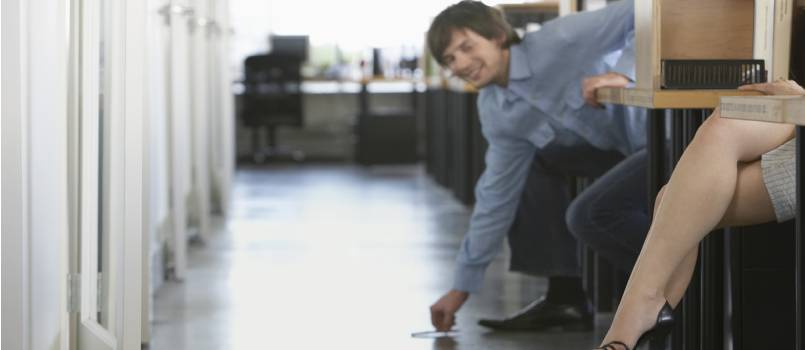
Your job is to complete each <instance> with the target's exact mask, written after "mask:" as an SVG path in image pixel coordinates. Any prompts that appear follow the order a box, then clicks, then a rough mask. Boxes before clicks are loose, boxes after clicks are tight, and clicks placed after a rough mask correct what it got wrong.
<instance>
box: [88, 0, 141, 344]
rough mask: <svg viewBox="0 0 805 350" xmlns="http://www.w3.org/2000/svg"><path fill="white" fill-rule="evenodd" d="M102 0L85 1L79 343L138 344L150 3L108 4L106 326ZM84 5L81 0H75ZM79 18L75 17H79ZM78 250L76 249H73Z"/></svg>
mask: <svg viewBox="0 0 805 350" xmlns="http://www.w3.org/2000/svg"><path fill="white" fill-rule="evenodd" d="M98 1H103V0H83V1H80V6H81V12H82V17H80V18H78V19H77V20H79V22H80V23H81V43H82V44H81V51H82V61H81V62H80V63H78V64H80V65H81V76H80V77H79V79H80V81H81V90H80V91H81V92H80V99H81V106H82V109H81V110H80V111H79V117H78V118H74V120H80V129H81V135H82V136H81V150H80V151H81V153H80V154H81V156H80V157H81V165H80V179H81V180H80V181H81V183H82V185H81V186H80V190H78V191H76V193H77V194H78V195H79V198H80V200H79V203H80V205H79V208H80V211H81V213H80V222H81V224H80V230H81V233H80V236H81V244H80V246H81V251H80V256H81V267H82V273H81V291H82V293H81V303H80V304H81V307H80V313H79V314H80V316H79V321H78V325H77V334H76V335H77V339H78V344H79V345H78V346H79V348H80V349H90V350H94V349H131V350H134V349H140V347H141V339H142V337H141V323H140V317H141V303H142V300H141V298H142V294H141V286H142V246H143V244H142V224H143V222H142V220H143V215H142V213H143V183H142V179H143V175H144V174H143V163H144V162H143V158H144V152H143V149H144V142H143V141H144V137H143V133H144V124H143V123H144V119H145V118H144V108H143V105H144V103H145V98H144V91H143V89H144V85H143V73H144V71H143V67H142V66H143V63H144V59H145V55H144V33H143V32H144V29H145V25H144V24H145V7H144V3H143V2H140V1H127V2H111V1H110V2H107V3H106V4H107V5H108V6H113V8H112V10H111V15H112V16H113V21H112V25H113V27H112V28H106V30H109V31H111V35H112V36H111V40H109V42H108V43H106V44H107V45H110V46H111V48H110V49H109V50H108V52H110V53H111V54H110V55H109V56H108V57H105V59H106V63H105V64H106V67H105V69H107V70H108V69H111V70H110V81H109V84H108V85H109V86H108V89H105V91H106V92H108V94H106V95H105V97H107V98H109V105H108V108H107V109H106V110H105V111H104V113H105V121H107V122H108V124H109V136H108V137H109V139H110V143H109V147H110V150H109V152H110V157H109V167H110V171H109V175H108V176H109V182H110V186H109V194H108V195H109V196H110V201H109V207H108V208H107V212H108V215H109V220H108V222H109V225H108V230H109V235H108V239H109V249H110V252H109V257H110V259H109V260H110V264H109V265H110V266H109V271H108V272H107V273H105V276H104V278H105V279H108V280H109V293H110V294H109V297H110V298H109V303H108V304H106V303H102V304H104V305H105V307H107V308H108V309H107V310H104V311H105V314H106V315H107V317H108V322H107V325H108V327H107V328H104V327H103V326H101V325H100V324H99V323H98V320H97V311H98V310H97V306H98V304H99V303H98V295H97V291H98V286H97V284H98V278H97V274H96V273H93V272H94V271H97V270H98V267H97V264H98V258H97V257H98V232H97V229H98V225H97V222H98V204H99V203H98V180H99V179H98V171H99V164H98V152H99V150H100V147H101V146H102V145H101V144H100V143H99V142H98V141H99V140H98V137H97V135H98V132H99V125H98V113H99V111H98V101H99V100H98V94H99V90H98V79H99V75H98V73H99V69H100V66H99V61H98V52H99V51H98V49H99V47H98V43H99V40H100V39H99V38H100V36H99V35H100V34H101V33H99V32H98V30H99V27H98V24H99V21H100V20H101V18H100V16H99V13H98V10H99V8H98V6H97V5H98ZM76 4H78V1H77V2H76ZM73 18H74V20H76V17H73ZM74 253H75V252H74Z"/></svg>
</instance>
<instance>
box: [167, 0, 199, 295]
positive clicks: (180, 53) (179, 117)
mask: <svg viewBox="0 0 805 350" xmlns="http://www.w3.org/2000/svg"><path fill="white" fill-rule="evenodd" d="M166 10H167V11H168V13H169V15H170V20H169V23H170V39H169V40H170V46H169V53H168V55H169V64H168V71H169V73H168V74H169V79H168V81H169V90H168V91H169V92H168V94H169V101H170V102H169V103H170V118H169V121H168V123H169V125H168V130H169V138H170V153H171V155H170V166H171V169H170V176H171V181H170V191H171V215H170V217H171V221H172V224H173V225H172V228H173V229H172V230H171V231H172V232H171V235H172V237H171V239H170V243H171V248H172V249H171V253H172V254H171V255H172V258H173V278H174V279H176V280H179V281H181V280H183V279H184V277H185V274H186V271H187V238H188V237H187V202H186V200H187V195H188V191H189V189H190V185H189V183H190V164H191V163H190V139H189V137H188V134H189V130H190V128H189V126H190V92H189V91H190V80H189V79H190V78H189V71H188V66H187V63H188V60H189V58H188V55H189V50H188V44H189V42H188V40H189V37H188V18H189V17H192V15H193V10H192V9H191V8H190V7H189V6H187V4H186V2H185V1H182V0H171V5H170V6H169V7H168V8H167V9H166Z"/></svg>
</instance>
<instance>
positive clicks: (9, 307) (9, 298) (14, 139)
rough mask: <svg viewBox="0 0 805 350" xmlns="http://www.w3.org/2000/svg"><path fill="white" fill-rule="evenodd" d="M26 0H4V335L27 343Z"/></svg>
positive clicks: (13, 345) (6, 341) (6, 344)
mask: <svg viewBox="0 0 805 350" xmlns="http://www.w3.org/2000/svg"><path fill="white" fill-rule="evenodd" d="M27 13H28V1H26V0H4V1H3V2H2V71H3V79H2V101H3V104H2V114H3V118H1V119H0V123H2V124H0V125H1V126H0V130H2V187H3V195H2V232H3V235H2V273H3V282H2V304H3V312H2V334H6V335H11V334H13V335H14V336H6V337H3V339H2V348H4V349H28V348H29V347H30V337H31V333H30V327H29V319H30V307H29V304H28V302H29V295H30V294H29V293H30V290H29V288H28V274H29V273H30V270H29V268H28V264H27V262H28V247H29V244H30V242H29V240H30V238H29V232H28V230H29V227H28V167H29V163H28V147H27V146H28V137H27V133H28V119H27V116H28V111H27V102H26V101H27V100H28V96H27V91H28V90H27V68H28V67H27V64H26V63H27V57H26V54H27V52H28V48H27V45H28V38H27V22H26V21H25V19H26V18H27Z"/></svg>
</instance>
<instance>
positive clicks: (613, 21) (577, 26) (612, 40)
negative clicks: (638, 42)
mask: <svg viewBox="0 0 805 350" xmlns="http://www.w3.org/2000/svg"><path fill="white" fill-rule="evenodd" d="M553 29H554V30H555V31H556V33H554V34H555V35H559V36H560V37H563V38H564V39H565V40H567V41H569V42H572V43H574V45H573V46H570V47H568V48H572V50H579V48H584V51H586V52H585V54H586V55H587V57H591V56H592V57H603V56H605V55H607V54H609V53H612V52H615V51H621V55H620V58H619V59H618V61H617V63H616V64H615V66H614V71H615V72H618V73H621V74H623V75H625V76H627V77H629V78H630V79H632V80H634V74H635V73H634V0H620V1H617V2H614V3H612V4H610V5H607V6H606V7H604V8H602V9H600V10H596V11H589V12H581V13H578V14H573V15H569V16H566V17H562V18H559V19H558V21H557V24H556V28H553Z"/></svg>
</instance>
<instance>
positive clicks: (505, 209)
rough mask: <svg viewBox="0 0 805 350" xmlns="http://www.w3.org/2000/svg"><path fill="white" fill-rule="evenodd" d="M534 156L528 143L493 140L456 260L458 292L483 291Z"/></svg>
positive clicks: (456, 287)
mask: <svg viewBox="0 0 805 350" xmlns="http://www.w3.org/2000/svg"><path fill="white" fill-rule="evenodd" d="M534 152H535V147H534V146H533V145H531V144H530V143H529V142H527V141H524V140H514V141H511V140H494V139H492V140H490V146H489V149H488V150H487V152H486V158H485V159H486V169H485V170H484V172H483V174H482V175H481V178H480V179H479V180H478V183H477V185H476V186H475V197H476V204H475V209H474V210H473V213H472V217H471V218H470V227H469V231H468V232H467V235H466V236H465V237H464V240H463V241H462V243H461V247H460V248H459V252H458V257H457V259H456V260H457V267H456V272H455V282H454V285H453V288H454V289H456V290H461V291H465V292H470V293H474V292H476V291H478V290H479V289H480V287H481V284H482V282H483V278H484V273H485V271H486V267H487V266H489V263H490V262H491V261H492V260H493V259H494V258H495V256H496V255H497V254H498V253H499V252H500V249H501V248H502V245H503V239H504V238H505V237H506V234H507V233H508V231H509V228H510V227H511V224H512V221H513V220H514V215H515V212H516V210H517V206H518V205H519V203H520V197H521V195H522V191H523V187H524V186H525V181H526V178H527V175H528V169H529V168H530V166H531V161H532V159H533V157H534Z"/></svg>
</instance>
